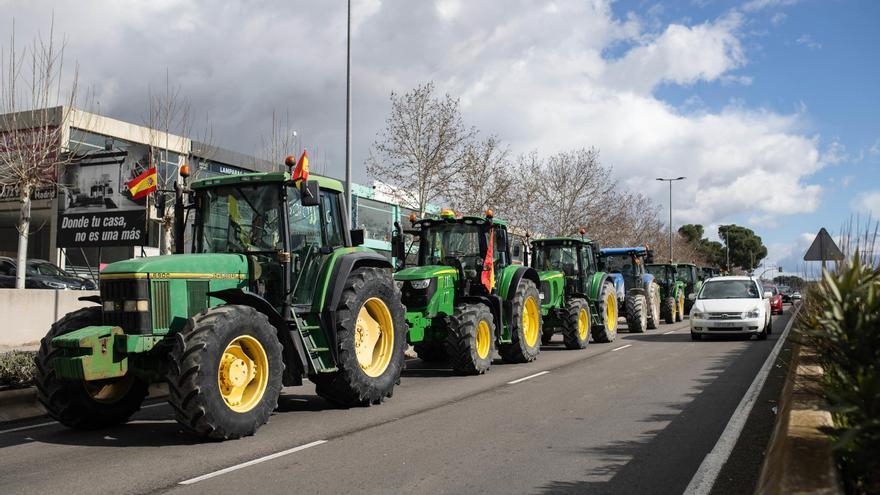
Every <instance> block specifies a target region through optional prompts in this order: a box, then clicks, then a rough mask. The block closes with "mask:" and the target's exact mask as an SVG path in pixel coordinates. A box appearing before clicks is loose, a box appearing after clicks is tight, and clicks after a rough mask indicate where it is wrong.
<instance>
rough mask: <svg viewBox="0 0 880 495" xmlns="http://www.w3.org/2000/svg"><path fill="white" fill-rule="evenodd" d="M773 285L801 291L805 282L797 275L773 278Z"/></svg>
mask: <svg viewBox="0 0 880 495" xmlns="http://www.w3.org/2000/svg"><path fill="white" fill-rule="evenodd" d="M773 283H774V284H777V285H787V286H789V287H791V288H792V289H797V290H801V289H803V287H804V284H805V283H806V282H805V281H804V279H802V278H800V277H798V276H797V275H779V276H777V277H773Z"/></svg>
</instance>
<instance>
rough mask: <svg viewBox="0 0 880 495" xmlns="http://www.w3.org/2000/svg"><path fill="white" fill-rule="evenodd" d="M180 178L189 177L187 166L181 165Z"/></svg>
mask: <svg viewBox="0 0 880 495" xmlns="http://www.w3.org/2000/svg"><path fill="white" fill-rule="evenodd" d="M180 176H181V177H183V178H184V179H186V178H187V177H189V165H187V164H185V163H184V164H183V165H181V166H180Z"/></svg>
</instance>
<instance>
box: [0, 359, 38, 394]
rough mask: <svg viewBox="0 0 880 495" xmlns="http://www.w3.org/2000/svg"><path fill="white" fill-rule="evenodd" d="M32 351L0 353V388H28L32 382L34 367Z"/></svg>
mask: <svg viewBox="0 0 880 495" xmlns="http://www.w3.org/2000/svg"><path fill="white" fill-rule="evenodd" d="M35 355H36V352H33V351H9V352H4V353H0V387H11V388H20V387H29V386H31V384H32V383H33V381H34V373H35V372H36V366H35V365H34V356H35Z"/></svg>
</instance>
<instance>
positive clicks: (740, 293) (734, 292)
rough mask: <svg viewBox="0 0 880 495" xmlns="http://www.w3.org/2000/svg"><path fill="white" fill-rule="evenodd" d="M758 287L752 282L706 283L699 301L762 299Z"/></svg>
mask: <svg viewBox="0 0 880 495" xmlns="http://www.w3.org/2000/svg"><path fill="white" fill-rule="evenodd" d="M760 298H761V295H760V294H759V293H758V286H757V285H755V282H753V281H751V280H716V281H713V282H706V284H704V285H703V289H702V290H701V291H700V297H699V299H760Z"/></svg>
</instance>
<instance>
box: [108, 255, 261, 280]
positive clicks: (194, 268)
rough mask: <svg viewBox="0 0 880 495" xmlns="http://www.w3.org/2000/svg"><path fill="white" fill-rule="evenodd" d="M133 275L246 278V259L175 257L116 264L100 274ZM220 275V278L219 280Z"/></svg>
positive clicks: (155, 257) (197, 256) (208, 256)
mask: <svg viewBox="0 0 880 495" xmlns="http://www.w3.org/2000/svg"><path fill="white" fill-rule="evenodd" d="M130 273H145V274H149V276H150V277H151V278H152V277H155V278H189V277H188V276H193V277H197V276H199V275H201V276H205V275H208V276H213V277H217V278H232V277H234V278H245V277H246V276H247V273H248V264H247V258H246V257H245V256H244V255H243V254H225V253H224V254H214V253H211V254H175V255H166V256H150V257H147V258H132V259H130V260H125V261H117V262H116V263H111V264H109V265H107V267H106V268H104V270H102V271H101V277H102V278H110V277H112V276H114V275H123V274H130ZM218 276H219V277H218Z"/></svg>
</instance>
